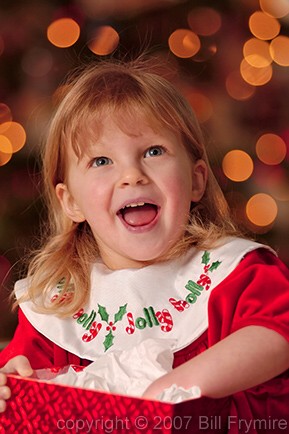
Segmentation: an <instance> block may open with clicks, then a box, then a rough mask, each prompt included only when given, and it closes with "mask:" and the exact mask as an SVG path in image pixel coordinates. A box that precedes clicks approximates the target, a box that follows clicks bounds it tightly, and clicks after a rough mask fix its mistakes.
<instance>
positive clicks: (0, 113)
mask: <svg viewBox="0 0 289 434" xmlns="http://www.w3.org/2000/svg"><path fill="white" fill-rule="evenodd" d="M9 121H12V113H11V110H10V108H9V107H8V105H7V104H4V103H0V124H3V123H4V122H9Z"/></svg>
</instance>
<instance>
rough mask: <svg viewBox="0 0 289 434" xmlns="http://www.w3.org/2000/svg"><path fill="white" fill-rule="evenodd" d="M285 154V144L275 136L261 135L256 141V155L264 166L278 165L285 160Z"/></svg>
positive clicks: (269, 134)
mask: <svg viewBox="0 0 289 434" xmlns="http://www.w3.org/2000/svg"><path fill="white" fill-rule="evenodd" d="M286 153H287V147H286V143H285V142H284V140H283V139H282V138H281V137H280V136H278V135H276V134H271V133H267V134H263V135H262V136H261V137H259V139H258V140H257V143H256V154H257V156H258V158H259V160H261V161H262V162H263V163H265V164H269V165H274V164H280V163H281V162H282V161H283V160H284V159H285V157H286Z"/></svg>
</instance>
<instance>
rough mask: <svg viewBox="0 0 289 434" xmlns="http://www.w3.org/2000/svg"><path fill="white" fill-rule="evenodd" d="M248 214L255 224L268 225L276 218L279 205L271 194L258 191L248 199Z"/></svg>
mask: <svg viewBox="0 0 289 434" xmlns="http://www.w3.org/2000/svg"><path fill="white" fill-rule="evenodd" d="M246 214H247V217H248V219H249V220H250V221H251V222H252V223H253V224H254V225H256V226H268V225H271V224H272V223H273V222H274V220H275V219H276V217H277V214H278V206H277V203H276V202H275V200H274V199H273V197H272V196H270V195H269V194H265V193H258V194H255V195H254V196H252V197H251V198H250V199H249V200H248V202H247V205H246Z"/></svg>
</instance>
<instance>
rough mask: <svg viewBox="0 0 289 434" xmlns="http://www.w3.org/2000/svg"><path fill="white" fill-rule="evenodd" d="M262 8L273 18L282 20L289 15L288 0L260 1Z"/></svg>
mask: <svg viewBox="0 0 289 434" xmlns="http://www.w3.org/2000/svg"><path fill="white" fill-rule="evenodd" d="M259 3H260V8H261V9H262V10H263V11H264V12H266V13H267V14H269V15H272V17H275V18H282V17H285V15H287V14H288V13H289V2H288V0H278V1H277V0H273V1H272V0H259Z"/></svg>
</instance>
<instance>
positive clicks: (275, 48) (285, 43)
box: [270, 36, 289, 66]
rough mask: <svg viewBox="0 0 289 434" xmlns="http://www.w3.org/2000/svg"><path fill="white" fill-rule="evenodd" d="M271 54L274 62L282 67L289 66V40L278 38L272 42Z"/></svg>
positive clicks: (283, 37)
mask: <svg viewBox="0 0 289 434" xmlns="http://www.w3.org/2000/svg"><path fill="white" fill-rule="evenodd" d="M270 53H271V56H272V59H273V60H274V62H276V63H278V65H281V66H289V38H288V36H277V38H274V39H273V41H271V44H270Z"/></svg>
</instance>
